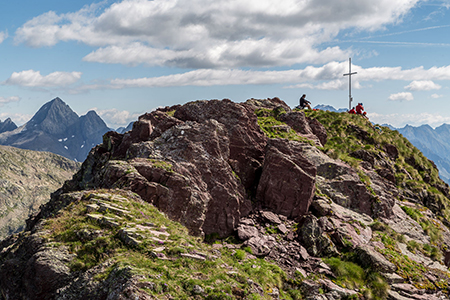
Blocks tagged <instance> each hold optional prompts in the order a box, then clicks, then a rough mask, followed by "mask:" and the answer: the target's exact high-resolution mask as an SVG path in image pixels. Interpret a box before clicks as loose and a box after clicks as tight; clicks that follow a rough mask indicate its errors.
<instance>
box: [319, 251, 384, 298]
mask: <svg viewBox="0 0 450 300" xmlns="http://www.w3.org/2000/svg"><path fill="white" fill-rule="evenodd" d="M323 260H324V262H325V263H326V264H327V265H329V266H330V268H331V270H332V271H333V273H334V274H335V275H336V278H335V279H334V280H333V281H334V282H335V283H336V284H338V285H339V286H341V287H344V288H348V289H358V290H359V291H360V293H361V294H362V295H364V296H365V297H366V299H373V300H378V299H380V300H381V299H386V297H387V292H388V289H389V285H388V284H387V283H386V281H385V280H384V279H383V277H381V276H380V274H378V273H377V272H374V271H373V270H371V269H363V268H362V267H361V266H359V265H358V264H356V263H354V262H351V261H345V260H341V259H340V258H338V257H332V258H325V259H323ZM355 299H356V298H355Z"/></svg>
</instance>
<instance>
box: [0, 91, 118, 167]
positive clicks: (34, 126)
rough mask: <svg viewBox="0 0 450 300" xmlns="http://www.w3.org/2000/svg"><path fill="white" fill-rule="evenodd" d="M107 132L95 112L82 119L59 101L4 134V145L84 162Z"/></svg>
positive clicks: (47, 105) (1, 139) (1, 140)
mask: <svg viewBox="0 0 450 300" xmlns="http://www.w3.org/2000/svg"><path fill="white" fill-rule="evenodd" d="M107 131H109V128H108V127H107V126H106V124H105V122H104V121H103V120H102V119H101V118H100V117H99V116H98V115H97V114H96V113H95V112H94V111H90V112H88V113H87V114H86V115H84V116H81V117H78V115H77V114H76V113H75V112H74V111H72V109H71V108H70V107H69V106H68V105H67V104H66V103H64V102H63V101H62V100H61V99H60V98H55V99H53V100H52V101H50V102H48V103H46V104H44V105H43V106H42V107H41V108H40V109H39V111H38V112H37V113H36V114H35V115H34V116H33V117H32V118H31V120H30V121H28V122H27V123H26V124H24V125H23V126H21V127H19V128H17V129H15V130H12V131H8V132H4V133H1V134H0V144H1V145H8V146H13V147H17V148H21V149H29V150H36V151H48V152H52V153H55V154H59V155H62V156H64V157H67V158H69V159H72V160H75V161H83V160H84V159H85V158H86V156H87V154H88V153H89V151H90V149H91V148H92V147H94V146H95V145H97V144H99V143H101V142H102V136H103V134H104V133H105V132H107Z"/></svg>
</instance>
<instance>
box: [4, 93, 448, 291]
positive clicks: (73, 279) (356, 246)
mask: <svg viewBox="0 0 450 300" xmlns="http://www.w3.org/2000/svg"><path fill="white" fill-rule="evenodd" d="M438 175H439V174H438V171H437V169H436V166H435V164H434V163H433V162H432V161H430V160H428V159H427V158H425V157H424V156H423V154H422V153H421V152H420V151H419V150H417V149H416V148H415V147H413V146H412V144H411V143H410V142H409V141H408V140H406V139H405V138H404V137H403V136H401V135H400V134H399V133H398V132H396V131H392V130H390V129H389V128H386V127H379V126H376V127H374V126H373V125H372V124H371V123H370V122H369V121H368V120H366V119H364V118H362V117H361V116H358V115H350V114H347V113H336V112H329V111H320V110H319V111H300V110H291V109H290V107H289V106H288V105H286V103H284V102H283V101H282V100H280V99H278V98H273V99H262V100H261V99H250V100H247V101H246V102H245V103H235V102H232V101H230V100H227V99H224V100H221V101H219V100H210V101H194V102H189V103H187V104H184V105H177V106H173V107H165V108H161V109H158V110H156V111H153V112H151V113H146V114H144V115H142V116H141V117H140V118H139V120H138V121H137V122H135V123H134V124H133V128H132V130H131V131H128V132H126V133H124V134H120V133H117V132H113V131H111V132H108V133H106V134H105V135H104V136H103V142H102V144H100V145H98V146H96V147H94V148H93V149H92V150H91V152H90V153H89V155H88V157H87V159H86V160H85V161H84V163H83V165H82V167H81V169H80V170H79V171H78V173H76V174H75V175H74V177H73V178H72V180H70V181H66V182H65V184H64V185H63V186H62V187H61V188H60V189H59V190H58V191H56V192H55V193H53V195H52V199H51V201H50V202H48V203H47V204H46V205H44V206H43V207H42V208H41V210H40V211H39V213H37V214H35V215H33V216H32V217H30V218H29V219H28V221H27V227H26V230H24V231H23V232H21V233H19V234H15V235H11V236H9V237H8V238H6V239H4V240H3V241H2V242H0V291H1V293H0V295H1V297H3V299H83V298H85V299H315V300H322V299H323V300H325V299H328V300H332V299H399V300H403V299H449V280H450V272H449V270H448V266H449V265H450V251H449V250H448V247H449V245H450V231H449V226H450V222H449V221H448V220H449V218H450V190H449V186H448V185H447V184H446V183H444V182H443V181H442V180H441V179H439V176H438Z"/></svg>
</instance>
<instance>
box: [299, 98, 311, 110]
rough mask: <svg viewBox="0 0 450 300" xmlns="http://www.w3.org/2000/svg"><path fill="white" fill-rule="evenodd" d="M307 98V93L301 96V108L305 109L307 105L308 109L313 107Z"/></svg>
mask: <svg viewBox="0 0 450 300" xmlns="http://www.w3.org/2000/svg"><path fill="white" fill-rule="evenodd" d="M305 98H306V95H305V94H303V96H301V98H300V108H301V109H304V108H305V107H307V108H308V109H312V108H311V106H310V104H311V102H309V101H308V100H306V99H305Z"/></svg>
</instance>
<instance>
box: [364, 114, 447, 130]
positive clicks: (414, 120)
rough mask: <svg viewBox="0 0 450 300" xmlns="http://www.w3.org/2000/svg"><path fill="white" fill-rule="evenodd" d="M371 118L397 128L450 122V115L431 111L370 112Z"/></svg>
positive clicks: (432, 125)
mask: <svg viewBox="0 0 450 300" xmlns="http://www.w3.org/2000/svg"><path fill="white" fill-rule="evenodd" d="M367 115H368V117H369V119H370V120H371V121H372V122H375V123H377V124H390V125H392V126H394V127H396V128H401V127H404V126H405V125H407V124H409V125H411V126H420V125H423V124H428V125H430V126H431V127H437V126H440V125H442V124H443V123H450V117H448V116H442V115H439V114H431V113H425V112H424V113H415V114H398V113H395V114H387V115H384V114H378V113H368V114H367Z"/></svg>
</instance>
